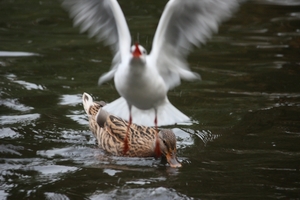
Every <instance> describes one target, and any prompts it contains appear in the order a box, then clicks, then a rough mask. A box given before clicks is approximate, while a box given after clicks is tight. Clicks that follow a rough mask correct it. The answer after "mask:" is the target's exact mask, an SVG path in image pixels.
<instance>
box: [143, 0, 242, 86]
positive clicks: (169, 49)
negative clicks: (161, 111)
mask: <svg viewBox="0 0 300 200" xmlns="http://www.w3.org/2000/svg"><path fill="white" fill-rule="evenodd" d="M237 7H238V2H237V0H170V1H169V2H168V3H167V5H166V7H165V10H164V12H163V14H162V17H161V19H160V21H159V24H158V28H157V31H156V33H155V36H154V40H153V44H152V51H151V54H150V56H149V61H150V62H155V63H152V65H154V66H157V67H158V70H159V72H160V74H161V75H162V76H163V77H164V80H165V82H166V84H167V86H168V87H169V89H171V88H173V87H175V86H177V85H179V84H180V78H182V79H186V80H193V79H199V78H200V76H199V75H198V74H197V73H193V72H191V71H190V69H189V67H188V65H187V63H186V56H187V54H188V53H189V51H190V50H191V48H192V46H193V45H195V46H199V45H200V43H205V42H206V40H207V39H209V38H210V37H211V36H212V34H213V33H214V32H217V30H218V25H219V24H220V23H221V22H222V21H224V20H226V19H228V18H229V17H230V16H231V14H232V12H233V11H234V10H235V9H236V8H237Z"/></svg>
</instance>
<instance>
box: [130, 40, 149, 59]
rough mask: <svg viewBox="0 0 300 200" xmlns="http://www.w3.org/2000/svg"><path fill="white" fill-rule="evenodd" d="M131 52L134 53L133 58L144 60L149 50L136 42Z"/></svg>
mask: <svg viewBox="0 0 300 200" xmlns="http://www.w3.org/2000/svg"><path fill="white" fill-rule="evenodd" d="M131 54H132V58H134V59H137V60H144V59H145V58H146V55H147V51H146V49H145V48H144V47H142V46H141V45H139V43H137V42H136V43H135V44H134V45H132V47H131Z"/></svg>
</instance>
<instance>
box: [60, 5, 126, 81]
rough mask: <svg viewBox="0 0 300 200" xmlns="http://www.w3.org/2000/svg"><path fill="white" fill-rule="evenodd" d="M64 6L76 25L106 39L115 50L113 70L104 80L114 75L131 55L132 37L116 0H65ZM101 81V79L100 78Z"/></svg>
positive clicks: (105, 41) (91, 34) (104, 76)
mask: <svg viewBox="0 0 300 200" xmlns="http://www.w3.org/2000/svg"><path fill="white" fill-rule="evenodd" d="M62 6H63V7H64V8H65V9H66V10H68V11H69V13H70V17H71V18H74V26H80V31H81V32H85V31H88V34H89V37H96V38H97V40H98V41H104V43H105V44H106V45H109V46H110V47H111V48H112V50H113V52H114V54H115V55H114V56H115V57H114V60H113V66H112V70H111V71H110V72H108V73H107V74H105V75H103V76H102V77H103V79H105V80H102V82H104V81H107V80H108V79H110V78H112V77H113V76H114V72H115V71H116V65H117V64H118V63H120V62H121V61H122V59H123V58H124V57H126V56H128V55H129V53H130V45H131V37H130V33H129V30H128V26H127V23H126V20H125V17H124V14H123V12H122V10H121V8H120V6H119V4H118V2H117V1H116V0H63V2H62ZM100 79H101V78H100ZM99 82H100V80H99Z"/></svg>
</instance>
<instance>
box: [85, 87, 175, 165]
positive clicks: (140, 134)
mask: <svg viewBox="0 0 300 200" xmlns="http://www.w3.org/2000/svg"><path fill="white" fill-rule="evenodd" d="M82 102H83V107H84V110H85V112H86V113H87V114H88V117H89V125H90V129H91V131H92V133H93V134H94V136H95V137H96V139H97V141H98V145H99V146H100V147H101V148H103V149H104V150H106V151H107V152H108V153H110V154H112V155H115V156H128V157H159V156H160V155H161V154H162V156H164V157H166V159H167V162H168V163H169V164H170V166H171V167H181V164H180V163H179V162H178V160H177V157H176V137H175V134H174V133H173V132H172V130H169V129H161V130H156V129H155V128H152V127H147V126H139V125H136V124H131V126H130V129H129V133H128V134H129V135H128V144H129V147H130V148H129V150H128V151H126V153H125V154H124V145H125V144H124V139H125V136H126V131H127V126H128V122H127V121H125V120H123V119H121V118H118V117H116V116H113V115H110V114H109V113H108V112H106V111H105V110H103V109H101V108H102V107H103V106H104V105H105V103H104V102H102V101H101V102H94V101H93V98H92V97H91V96H90V95H89V94H87V93H83V96H82ZM156 131H158V134H156ZM156 135H157V137H158V141H159V142H158V144H159V145H160V146H159V147H160V148H156V145H157V142H156V139H157V138H156ZM156 149H160V152H158V153H157V152H155V150H156Z"/></svg>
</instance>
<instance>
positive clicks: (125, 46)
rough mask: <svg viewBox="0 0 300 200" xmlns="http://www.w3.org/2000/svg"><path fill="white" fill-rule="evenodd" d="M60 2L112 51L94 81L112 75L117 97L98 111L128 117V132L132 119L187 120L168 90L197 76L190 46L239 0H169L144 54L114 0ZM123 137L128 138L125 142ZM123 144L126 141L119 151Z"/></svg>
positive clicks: (150, 122)
mask: <svg viewBox="0 0 300 200" xmlns="http://www.w3.org/2000/svg"><path fill="white" fill-rule="evenodd" d="M62 6H63V7H64V8H65V9H66V10H67V11H69V13H70V17H71V18H73V19H74V26H80V31H81V32H88V35H89V37H96V39H97V40H98V41H103V42H104V44H105V45H108V46H110V48H111V49H112V51H113V54H114V58H113V61H112V66H111V69H110V71H109V72H107V73H105V74H103V75H102V76H101V77H100V78H99V81H98V84H99V85H101V84H102V83H104V82H106V81H109V80H111V79H112V78H114V83H115V87H116V90H117V91H118V93H119V94H120V96H121V97H120V98H119V99H117V100H115V101H113V102H111V103H109V104H108V105H106V106H105V107H104V108H103V109H104V110H106V111H108V112H110V113H111V114H113V115H116V116H119V117H121V118H124V119H126V118H127V119H128V121H129V125H128V127H127V132H128V130H129V128H130V125H131V124H132V123H137V124H140V125H147V126H153V125H154V126H155V127H156V128H157V127H158V126H164V125H172V124H176V123H186V122H190V121H191V120H190V118H189V117H187V116H186V115H185V114H183V113H182V112H181V111H179V110H178V109H177V108H175V107H174V106H173V105H172V104H171V103H170V101H169V100H168V97H167V93H168V91H169V90H171V89H173V88H174V87H176V86H178V85H180V82H181V79H183V80H188V81H193V80H199V79H201V77H200V75H199V74H197V73H195V72H192V71H191V70H190V68H189V66H188V63H187V60H186V57H187V55H188V53H189V52H190V51H191V50H192V47H193V46H197V47H199V46H200V44H205V42H206V41H207V40H208V39H209V38H210V37H211V36H212V34H213V33H215V32H217V31H218V26H219V24H220V23H221V22H222V21H224V20H226V19H228V18H229V17H231V15H232V13H233V12H234V11H235V10H236V9H237V7H238V0H169V1H168V2H167V4H166V6H165V9H164V11H163V13H162V16H161V18H160V20H159V23H158V27H157V30H156V33H155V35H154V38H153V42H152V49H151V52H150V53H149V54H147V51H146V49H145V48H144V47H142V46H141V45H140V44H139V43H137V42H136V43H134V44H133V45H132V39H131V35H130V32H129V29H128V26H127V23H126V19H125V17H124V14H123V12H122V9H121V7H120V5H119V4H118V2H117V1H116V0H63V2H62ZM126 135H127V136H128V134H126ZM126 141H127V137H126V138H125V144H128V142H126ZM157 146H159V145H157ZM128 148H129V147H128V145H127V146H126V145H125V148H124V154H125V153H126V151H127V150H128ZM157 152H159V149H157ZM158 156H159V155H158Z"/></svg>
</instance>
